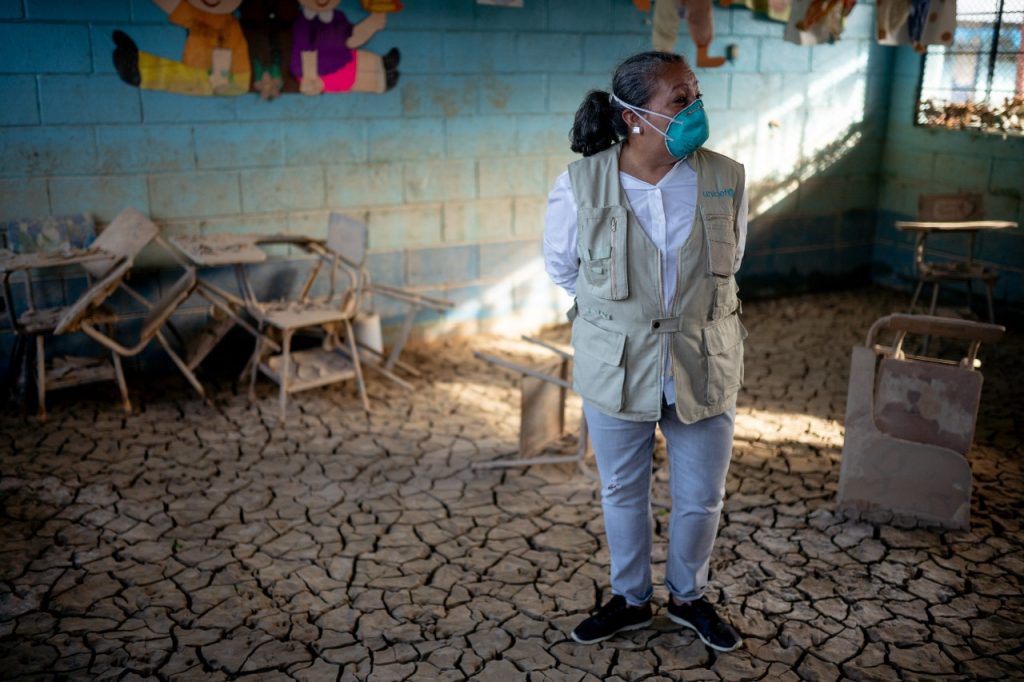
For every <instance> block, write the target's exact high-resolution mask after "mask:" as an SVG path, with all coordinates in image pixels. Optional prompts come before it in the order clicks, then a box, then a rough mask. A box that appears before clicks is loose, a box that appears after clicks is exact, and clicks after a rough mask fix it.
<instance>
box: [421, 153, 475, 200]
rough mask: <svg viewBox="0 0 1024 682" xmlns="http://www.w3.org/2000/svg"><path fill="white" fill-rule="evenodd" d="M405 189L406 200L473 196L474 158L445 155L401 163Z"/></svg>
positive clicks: (469, 197) (467, 197)
mask: <svg viewBox="0 0 1024 682" xmlns="http://www.w3.org/2000/svg"><path fill="white" fill-rule="evenodd" d="M403 172H404V193H403V198H404V200H405V201H406V202H408V203H415V202H420V201H445V200H450V199H472V198H473V197H475V196H476V195H477V190H476V160H475V159H447V160H443V161H413V162H408V163H405V164H403Z"/></svg>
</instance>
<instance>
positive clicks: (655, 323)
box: [651, 320, 661, 329]
mask: <svg viewBox="0 0 1024 682" xmlns="http://www.w3.org/2000/svg"><path fill="white" fill-rule="evenodd" d="M651 326H652V327H654V328H655V329H658V328H660V327H661V322H658V321H657V320H655V321H654V322H652V323H651Z"/></svg>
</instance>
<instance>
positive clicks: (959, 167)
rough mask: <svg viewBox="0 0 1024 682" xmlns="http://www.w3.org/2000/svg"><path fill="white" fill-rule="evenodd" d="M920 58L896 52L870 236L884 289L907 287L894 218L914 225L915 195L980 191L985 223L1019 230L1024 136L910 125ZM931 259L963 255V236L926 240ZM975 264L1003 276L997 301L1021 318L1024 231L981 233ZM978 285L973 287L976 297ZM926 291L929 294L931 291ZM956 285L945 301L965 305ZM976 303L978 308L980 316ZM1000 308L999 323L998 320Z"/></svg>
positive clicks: (903, 249)
mask: <svg viewBox="0 0 1024 682" xmlns="http://www.w3.org/2000/svg"><path fill="white" fill-rule="evenodd" d="M921 66H922V58H921V57H920V56H919V55H917V54H915V53H914V52H913V51H911V50H899V52H898V59H897V60H896V63H895V65H894V68H893V78H892V95H891V101H892V106H891V111H890V117H889V126H888V132H887V137H886V146H885V153H884V155H883V158H882V168H881V171H882V178H883V180H882V185H881V192H880V194H879V203H878V207H879V221H878V231H877V235H876V238H875V248H874V260H875V263H876V271H875V272H876V274H875V277H876V279H877V280H878V281H879V282H882V283H884V284H886V285H890V286H896V287H901V288H907V289H909V288H911V285H912V276H913V267H912V265H913V240H912V238H910V237H908V236H907V235H906V234H904V233H901V232H899V231H897V230H896V229H895V227H894V225H893V223H894V221H896V220H904V219H905V220H913V219H914V217H915V216H916V214H917V197H918V196H919V195H920V194H940V193H953V192H961V191H963V192H981V193H982V194H984V201H985V214H986V217H987V218H989V219H990V220H1015V221H1017V222H1018V223H1020V224H1021V225H1024V201H1022V198H1024V137H1021V136H1020V135H1017V136H1010V137H1007V138H1006V139H1003V137H1002V136H1000V135H992V134H985V133H976V132H967V131H959V130H936V129H929V128H921V127H918V126H915V125H913V121H914V106H915V101H916V100H915V97H916V92H917V84H918V80H919V78H920V73H921ZM928 245H929V253H930V254H931V249H932V248H933V247H934V250H935V254H934V255H935V257H936V258H946V257H949V258H962V257H963V254H964V253H965V252H966V250H967V240H966V238H965V237H963V236H954V235H949V236H946V237H944V238H943V239H929V241H928ZM976 253H977V257H978V260H980V261H981V262H983V263H986V264H988V265H990V266H992V267H995V268H997V269H998V270H999V272H1000V277H999V281H998V283H997V285H996V290H995V299H996V303H997V307H998V308H1001V309H1002V312H1003V313H1004V314H1005V313H1006V312H1009V313H1011V314H1012V315H1013V316H1015V317H1020V316H1024V229H1022V228H1017V229H1015V230H1007V231H1002V232H991V233H987V234H986V233H983V234H980V235H979V236H978V240H977V245H976ZM980 289H982V287H980V285H979V286H976V287H975V293H976V295H979V296H980V294H978V290H980ZM928 291H929V293H930V289H929V290H928ZM961 292H963V288H962V287H961V288H960V289H959V291H957V290H956V289H955V288H953V289H951V290H950V297H949V298H946V299H945V300H946V301H947V302H951V303H953V304H954V305H957V306H963V305H964V303H965V302H966V295H965V294H964V293H961ZM980 303H981V301H980V300H976V301H975V304H976V305H975V307H976V310H978V311H981V312H983V311H984V307H983V306H982V305H980ZM999 312H1000V311H999V310H997V318H998V315H999Z"/></svg>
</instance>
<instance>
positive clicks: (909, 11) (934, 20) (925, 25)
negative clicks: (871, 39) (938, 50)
mask: <svg viewBox="0 0 1024 682" xmlns="http://www.w3.org/2000/svg"><path fill="white" fill-rule="evenodd" d="M875 17H876V22H877V28H878V42H879V43H881V44H882V45H913V46H914V49H915V50H917V51H918V52H924V51H925V50H926V49H927V46H928V45H950V44H952V42H953V33H954V32H956V0H878V9H877V12H876V14H875Z"/></svg>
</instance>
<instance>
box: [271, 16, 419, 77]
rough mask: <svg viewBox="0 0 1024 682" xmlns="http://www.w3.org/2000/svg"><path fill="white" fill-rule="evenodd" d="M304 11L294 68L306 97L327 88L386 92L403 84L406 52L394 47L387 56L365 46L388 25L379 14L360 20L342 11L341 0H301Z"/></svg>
mask: <svg viewBox="0 0 1024 682" xmlns="http://www.w3.org/2000/svg"><path fill="white" fill-rule="evenodd" d="M298 2H299V5H301V11H300V12H299V14H298V16H296V17H295V22H294V24H292V53H291V60H290V68H291V71H292V74H293V75H294V76H295V78H296V79H297V80H298V81H299V91H300V92H301V93H302V94H304V95H319V94H321V93H325V92H350V91H351V92H377V93H380V92H385V91H386V90H390V89H391V88H393V87H395V84H397V83H398V75H399V74H398V63H399V61H400V60H401V54H400V53H399V51H398V49H397V48H394V47H393V48H391V49H390V50H389V51H388V52H387V54H385V55H384V56H383V57H382V56H380V55H378V54H376V53H374V52H370V51H368V50H360V49H358V48H360V47H361V46H362V45H363V44H365V43H366V41H368V40H369V39H370V38H371V37H373V35H374V34H375V33H377V32H378V31H380V30H381V29H383V28H384V26H385V25H386V24H387V14H385V13H383V12H375V13H372V14H370V15H369V16H368V17H366V18H365V19H363V20H362V21H360V22H359V23H357V24H353V23H351V22H350V21H349V20H348V17H346V16H345V14H344V13H343V12H341V11H340V10H338V9H337V7H338V5H339V4H340V2H341V0H298Z"/></svg>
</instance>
